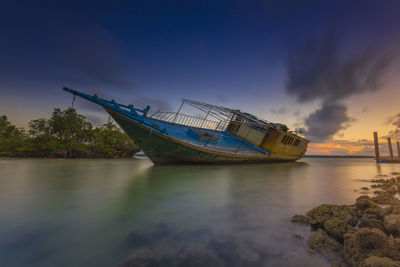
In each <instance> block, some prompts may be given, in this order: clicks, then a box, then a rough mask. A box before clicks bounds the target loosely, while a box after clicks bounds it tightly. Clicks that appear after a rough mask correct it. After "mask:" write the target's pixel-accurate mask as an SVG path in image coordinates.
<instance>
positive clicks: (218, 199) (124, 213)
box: [0, 159, 400, 266]
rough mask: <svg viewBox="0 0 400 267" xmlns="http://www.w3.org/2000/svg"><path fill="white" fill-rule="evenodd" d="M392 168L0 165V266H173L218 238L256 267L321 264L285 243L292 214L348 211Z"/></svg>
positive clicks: (339, 163)
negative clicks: (153, 262)
mask: <svg viewBox="0 0 400 267" xmlns="http://www.w3.org/2000/svg"><path fill="white" fill-rule="evenodd" d="M399 170H400V165H394V164H392V165H391V164H380V165H377V164H375V163H374V161H373V160H372V159H303V160H301V162H296V163H281V164H266V165H242V166H153V165H152V164H151V162H150V161H148V160H135V159H123V160H57V159H48V160H45V159H0V266H116V265H118V263H119V262H120V261H121V260H122V259H124V258H126V257H127V256H128V255H129V254H131V253H132V251H135V250H137V249H142V248H148V249H149V250H151V251H152V252H153V253H154V254H155V255H156V256H157V257H160V258H169V259H172V261H173V260H174V259H176V258H177V255H178V254H179V252H180V251H181V250H182V248H183V247H186V248H187V247H193V246H195V247H200V248H202V249H203V248H204V249H207V250H208V251H212V252H213V253H214V252H215V251H213V249H215V246H214V247H213V246H212V245H210V244H215V240H218V238H221V237H228V238H231V239H232V240H235V242H237V243H241V244H251V246H252V247H253V248H254V247H256V251H258V252H260V251H261V252H263V253H264V254H262V255H261V254H260V258H259V259H260V260H261V261H262V265H261V266H325V265H326V266H329V265H328V262H327V261H326V260H325V259H323V258H321V257H320V256H318V255H312V254H310V253H309V252H308V248H307V245H306V241H305V240H302V239H299V238H294V237H293V236H292V235H293V234H296V233H297V234H300V235H302V236H304V237H305V238H306V237H307V235H308V234H309V229H308V227H305V226H299V225H295V224H292V223H291V222H290V219H291V217H292V215H293V214H303V213H304V212H306V211H308V210H309V209H311V208H312V207H314V206H317V205H319V204H322V203H335V204H350V203H353V202H354V200H355V198H356V197H358V196H359V194H360V193H359V191H355V189H360V187H363V186H369V183H368V182H366V181H365V180H370V179H373V178H375V177H376V176H377V175H383V174H390V172H392V171H399ZM172 261H170V262H172ZM222 261H223V260H222ZM225 263H226V262H225ZM171 264H172V263H171Z"/></svg>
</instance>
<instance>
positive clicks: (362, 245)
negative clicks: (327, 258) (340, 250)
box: [344, 228, 400, 266]
mask: <svg viewBox="0 0 400 267" xmlns="http://www.w3.org/2000/svg"><path fill="white" fill-rule="evenodd" d="M398 245H400V243H399V244H398ZM398 245H397V244H396V241H394V240H393V239H391V238H389V237H388V236H387V235H386V234H385V233H384V232H382V231H381V230H379V229H369V228H361V229H359V230H358V231H357V232H355V233H353V234H346V235H345V236H344V259H345V261H346V263H347V264H348V265H349V266H359V264H360V262H361V261H362V260H363V259H365V258H367V257H369V256H378V257H390V258H393V259H395V260H397V259H400V251H399V250H398Z"/></svg>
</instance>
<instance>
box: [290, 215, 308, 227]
mask: <svg viewBox="0 0 400 267" xmlns="http://www.w3.org/2000/svg"><path fill="white" fill-rule="evenodd" d="M292 222H293V223H298V224H304V225H309V224H311V219H310V218H308V217H306V216H304V215H294V216H293V217H292Z"/></svg>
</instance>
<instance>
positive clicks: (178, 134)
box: [149, 119, 267, 155]
mask: <svg viewBox="0 0 400 267" xmlns="http://www.w3.org/2000/svg"><path fill="white" fill-rule="evenodd" d="M149 123H152V124H156V125H158V126H159V127H160V128H161V129H165V131H166V133H167V134H168V136H171V137H173V138H176V139H179V140H181V141H184V142H186V143H190V144H192V145H196V146H199V147H207V148H208V149H215V150H218V151H224V152H229V153H238V154H246V155H264V154H266V153H267V151H264V150H263V149H262V148H259V147H257V146H255V145H253V144H251V143H249V142H247V141H245V140H243V139H240V138H239V137H237V136H235V135H233V134H231V133H229V132H227V131H223V132H221V131H216V132H214V131H212V130H209V129H203V128H193V127H189V126H185V125H176V124H172V123H169V122H164V121H159V120H153V119H149ZM190 129H195V130H196V131H201V132H203V133H207V134H209V135H212V136H214V137H215V141H213V139H210V140H209V139H208V138H205V139H197V138H195V137H194V136H193V135H192V134H191V133H190Z"/></svg>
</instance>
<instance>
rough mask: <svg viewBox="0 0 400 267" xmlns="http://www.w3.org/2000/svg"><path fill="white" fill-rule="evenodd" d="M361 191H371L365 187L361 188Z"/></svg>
mask: <svg viewBox="0 0 400 267" xmlns="http://www.w3.org/2000/svg"><path fill="white" fill-rule="evenodd" d="M361 190H365V191H368V190H369V188H368V187H365V186H364V187H361Z"/></svg>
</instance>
